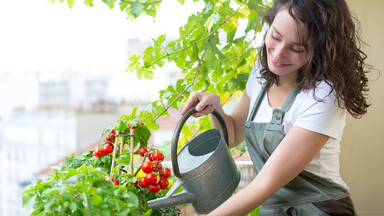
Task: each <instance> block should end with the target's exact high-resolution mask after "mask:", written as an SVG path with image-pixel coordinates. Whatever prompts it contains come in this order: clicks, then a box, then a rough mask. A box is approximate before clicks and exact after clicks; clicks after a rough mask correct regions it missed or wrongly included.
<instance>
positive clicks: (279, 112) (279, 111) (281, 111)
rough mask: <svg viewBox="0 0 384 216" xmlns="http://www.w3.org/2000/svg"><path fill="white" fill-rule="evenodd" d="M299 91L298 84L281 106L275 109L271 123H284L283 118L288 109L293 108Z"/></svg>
mask: <svg viewBox="0 0 384 216" xmlns="http://www.w3.org/2000/svg"><path fill="white" fill-rule="evenodd" d="M299 92H300V89H299V86H298V85H297V84H296V85H295V87H294V88H293V89H292V90H291V92H290V93H289V95H288V97H287V99H285V101H284V103H283V105H282V106H281V108H276V109H273V113H272V120H271V123H275V124H282V123H283V118H284V115H285V113H287V112H288V110H289V109H290V108H291V106H292V104H293V102H295V99H296V96H297V94H299Z"/></svg>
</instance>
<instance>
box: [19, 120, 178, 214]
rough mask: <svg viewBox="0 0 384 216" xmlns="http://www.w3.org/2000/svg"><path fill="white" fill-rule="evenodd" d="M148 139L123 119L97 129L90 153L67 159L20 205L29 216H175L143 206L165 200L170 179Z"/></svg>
mask: <svg viewBox="0 0 384 216" xmlns="http://www.w3.org/2000/svg"><path fill="white" fill-rule="evenodd" d="M132 117H133V116H131V118H132ZM150 135H151V133H150V131H149V129H148V128H147V127H146V126H145V125H144V123H142V122H141V120H138V119H133V120H130V119H129V117H127V116H123V117H122V118H121V119H120V120H118V121H117V122H116V123H114V124H111V125H110V127H108V128H106V129H104V130H103V132H102V136H101V137H102V139H101V140H102V143H101V144H99V145H98V146H96V147H95V148H94V149H93V150H90V151H87V152H84V153H80V154H79V155H74V154H73V155H71V156H69V157H67V158H66V160H65V161H64V163H63V164H62V165H61V167H55V168H53V173H52V174H50V175H48V177H47V178H45V179H38V180H36V181H35V182H33V183H31V184H30V185H29V186H28V187H27V188H26V190H25V191H24V192H23V193H22V199H23V206H25V207H27V208H32V209H33V212H32V215H138V216H139V215H140V216H141V215H155V216H157V215H159V216H161V215H177V212H178V209H177V208H176V207H166V208H162V209H155V210H152V209H150V208H149V207H148V205H147V201H148V200H152V199H157V198H160V197H163V196H165V194H166V192H167V191H168V190H169V179H170V176H171V175H164V172H163V170H164V169H165V168H162V164H161V162H162V161H163V160H162V159H163V158H164V155H163V153H161V152H160V150H159V149H154V148H151V147H148V146H147V145H148V140H149V136H150ZM134 149H138V150H134ZM149 154H152V155H156V157H155V158H156V160H154V161H153V162H151V161H150V160H149V158H148V155H149Z"/></svg>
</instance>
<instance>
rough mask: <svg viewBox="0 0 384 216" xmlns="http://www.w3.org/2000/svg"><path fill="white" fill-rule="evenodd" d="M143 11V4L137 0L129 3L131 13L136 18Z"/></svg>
mask: <svg viewBox="0 0 384 216" xmlns="http://www.w3.org/2000/svg"><path fill="white" fill-rule="evenodd" d="M141 13H143V5H142V4H141V3H140V2H139V1H134V2H133V4H132V5H131V14H132V15H133V16H134V17H135V18H137V17H138V16H140V15H141Z"/></svg>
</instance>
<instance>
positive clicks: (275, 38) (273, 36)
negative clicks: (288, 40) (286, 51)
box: [271, 33, 280, 41]
mask: <svg viewBox="0 0 384 216" xmlns="http://www.w3.org/2000/svg"><path fill="white" fill-rule="evenodd" d="M271 37H272V38H273V39H274V40H276V41H279V40H280V39H279V38H277V37H275V35H273V33H272V34H271Z"/></svg>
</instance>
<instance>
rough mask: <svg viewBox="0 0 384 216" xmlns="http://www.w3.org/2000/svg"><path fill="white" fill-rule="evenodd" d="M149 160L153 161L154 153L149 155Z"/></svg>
mask: <svg viewBox="0 0 384 216" xmlns="http://www.w3.org/2000/svg"><path fill="white" fill-rule="evenodd" d="M148 160H149V161H153V153H152V152H151V153H149V155H148Z"/></svg>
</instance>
